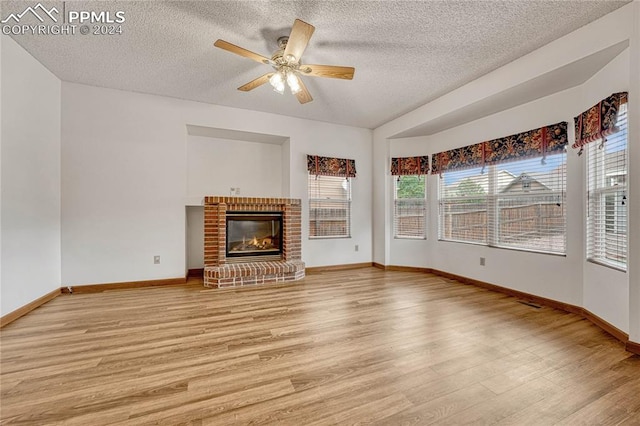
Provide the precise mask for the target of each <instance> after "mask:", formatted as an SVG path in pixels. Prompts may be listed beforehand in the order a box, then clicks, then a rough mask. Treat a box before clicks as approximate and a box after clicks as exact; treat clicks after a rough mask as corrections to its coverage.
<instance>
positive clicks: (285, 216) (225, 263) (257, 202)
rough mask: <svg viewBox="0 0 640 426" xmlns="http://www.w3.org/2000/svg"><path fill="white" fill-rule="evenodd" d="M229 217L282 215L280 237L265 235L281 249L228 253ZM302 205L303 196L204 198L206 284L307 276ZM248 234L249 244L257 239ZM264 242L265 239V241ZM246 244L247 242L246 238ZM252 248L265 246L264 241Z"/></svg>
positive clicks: (240, 283) (231, 284)
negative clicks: (303, 244) (304, 260)
mask: <svg viewBox="0 0 640 426" xmlns="http://www.w3.org/2000/svg"><path fill="white" fill-rule="evenodd" d="M227 213H230V214H229V218H237V217H242V218H244V217H246V218H247V219H254V218H258V219H257V220H263V217H262V216H263V215H261V214H260V213H264V215H265V216H266V215H270V216H274V217H281V221H280V222H279V223H281V224H282V228H281V230H280V234H278V235H279V236H277V237H274V236H273V235H271V236H268V237H265V238H264V240H267V239H268V241H269V244H270V245H271V244H272V243H273V245H274V246H275V245H276V242H274V241H272V239H275V238H281V240H278V241H277V245H278V248H279V250H276V253H275V254H274V251H273V250H265V254H264V255H262V254H261V253H260V252H259V250H254V251H253V252H251V253H249V254H250V255H248V256H240V257H235V256H228V255H227V253H229V247H230V245H231V244H230V243H229V241H228V235H227V223H228V218H227ZM301 215H302V207H301V202H300V200H299V199H290V198H251V197H216V196H210V197H205V198H204V285H205V287H212V288H227V287H241V286H247V285H259V284H265V283H270V282H285V281H294V280H299V279H302V278H304V262H303V261H302V218H301ZM255 239H256V236H255V235H247V236H246V240H247V245H248V244H249V243H250V241H251V240H255ZM261 241H262V240H261ZM243 243H244V241H243ZM256 244H257V245H254V246H251V247H254V248H255V247H261V246H262V242H261V243H260V244H259V245H258V243H257V242H256Z"/></svg>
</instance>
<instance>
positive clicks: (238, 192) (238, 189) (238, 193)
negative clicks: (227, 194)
mask: <svg viewBox="0 0 640 426" xmlns="http://www.w3.org/2000/svg"><path fill="white" fill-rule="evenodd" d="M236 195H240V187H238V186H236Z"/></svg>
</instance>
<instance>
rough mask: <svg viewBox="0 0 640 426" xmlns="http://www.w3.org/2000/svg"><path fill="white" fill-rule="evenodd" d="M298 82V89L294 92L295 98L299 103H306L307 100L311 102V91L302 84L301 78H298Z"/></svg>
mask: <svg viewBox="0 0 640 426" xmlns="http://www.w3.org/2000/svg"><path fill="white" fill-rule="evenodd" d="M298 81H299V82H300V91H299V92H298V93H296V98H298V102H300V103H301V104H306V103H307V102H311V101H312V100H313V98H312V97H311V93H309V90H308V89H307V86H305V85H304V82H303V81H302V79H301V78H298Z"/></svg>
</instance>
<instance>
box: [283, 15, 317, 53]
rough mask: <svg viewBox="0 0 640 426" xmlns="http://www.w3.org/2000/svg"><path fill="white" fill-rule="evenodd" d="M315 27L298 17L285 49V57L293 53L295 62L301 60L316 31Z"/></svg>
mask: <svg viewBox="0 0 640 426" xmlns="http://www.w3.org/2000/svg"><path fill="white" fill-rule="evenodd" d="M315 29H316V28H315V27H314V26H313V25H311V24H307V23H306V22H304V21H301V20H299V19H296V20H295V21H294V22H293V28H292V29H291V34H289V40H288V41H287V47H285V49H284V57H285V59H286V58H287V55H292V56H293V57H294V58H295V59H294V61H295V62H300V58H301V57H302V54H303V53H304V50H305V49H306V48H307V44H309V40H310V39H311V36H312V35H313V32H314V31H315Z"/></svg>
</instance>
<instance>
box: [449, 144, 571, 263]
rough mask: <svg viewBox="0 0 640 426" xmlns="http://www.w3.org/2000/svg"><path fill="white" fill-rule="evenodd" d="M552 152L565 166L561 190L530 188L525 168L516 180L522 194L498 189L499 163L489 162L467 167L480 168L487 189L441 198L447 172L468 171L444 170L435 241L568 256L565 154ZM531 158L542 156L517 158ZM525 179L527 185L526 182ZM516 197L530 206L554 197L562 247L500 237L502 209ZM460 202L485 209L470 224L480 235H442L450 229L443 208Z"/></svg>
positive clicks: (479, 210)
mask: <svg viewBox="0 0 640 426" xmlns="http://www.w3.org/2000/svg"><path fill="white" fill-rule="evenodd" d="M552 155H553V156H558V155H562V156H563V157H562V159H561V161H559V164H560V166H559V167H563V166H564V167H565V170H564V171H562V175H561V176H562V177H561V181H560V182H561V189H560V190H551V191H549V192H542V191H540V192H538V191H534V190H532V187H531V183H532V178H531V177H530V176H528V175H529V172H526V171H525V172H523V173H522V175H521V176H523V177H524V178H523V179H522V180H521V182H519V184H521V189H522V193H516V194H512V193H503V192H499V190H498V173H499V169H500V167H501V165H502V164H501V163H498V164H492V165H489V166H486V167H485V168H484V169H481V167H474V168H472V169H470V170H474V171H478V170H483V172H482V173H486V174H487V191H486V192H485V193H483V194H480V193H479V194H470V195H466V196H453V197H451V196H449V197H444V196H443V195H444V192H445V182H446V174H447V173H456V172H462V174H463V175H464V174H465V172H468V170H465V169H458V170H452V171H449V172H446V171H445V172H443V173H442V178H441V180H440V183H439V185H438V206H439V211H438V240H439V241H446V242H454V243H464V244H476V245H482V246H487V247H493V248H500V249H507V250H516V251H526V252H533V253H541V254H548V255H552V256H565V257H566V255H567V209H566V202H567V197H566V181H567V173H566V162H567V153H566V152H562V153H557V154H552ZM550 157H551V156H550ZM531 160H537V161H541V158H536V157H530V158H524V159H522V160H519V161H531ZM475 173H476V172H472V174H469V175H468V176H462V177H460V178H459V181H460V182H462V181H464V180H465V179H470V178H471V177H473V176H476V174H475ZM525 181H526V183H527V185H525ZM472 182H473V180H472ZM519 199H522V200H527V202H530V203H531V205H534V204H552V201H555V200H557V203H560V206H561V213H562V215H561V217H562V229H563V233H562V238H563V239H562V242H561V245H559V246H558V247H559V248H560V249H561V250H553V248H555V244H552V245H551V247H552V248H551V249H545V248H536V247H535V244H530V245H528V246H527V245H525V244H519V243H518V241H516V242H515V243H507V242H505V239H503V238H504V234H503V230H502V228H503V224H504V223H506V222H505V220H504V219H503V218H502V216H503V215H502V211H503V210H504V209H508V208H510V207H509V205H508V202H509V201H510V200H515V201H518V200H519ZM536 200H538V201H536ZM461 201H464V202H466V203H469V202H471V201H477V203H478V204H479V205H481V208H480V209H478V210H477V211H478V212H480V213H482V212H483V211H484V212H485V213H484V217H485V220H484V223H479V224H477V225H473V227H475V228H480V229H481V230H480V231H479V232H478V231H474V232H473V233H472V235H478V236H479V238H475V239H473V238H469V239H464V238H462V239H459V238H450V237H449V238H448V237H447V236H446V235H445V233H446V232H447V229H449V232H452V231H453V225H449V227H448V228H447V227H446V224H445V223H444V222H445V220H446V217H445V215H446V214H447V211H446V209H447V208H451V207H450V206H455V205H456V203H458V205H460V202H461ZM462 213H473V211H468V212H464V211H463V212H462ZM552 218H553V217H551V216H550V219H552ZM456 229H457V230H460V228H459V227H456ZM538 229H543V230H548V229H549V227H546V228H538Z"/></svg>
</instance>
